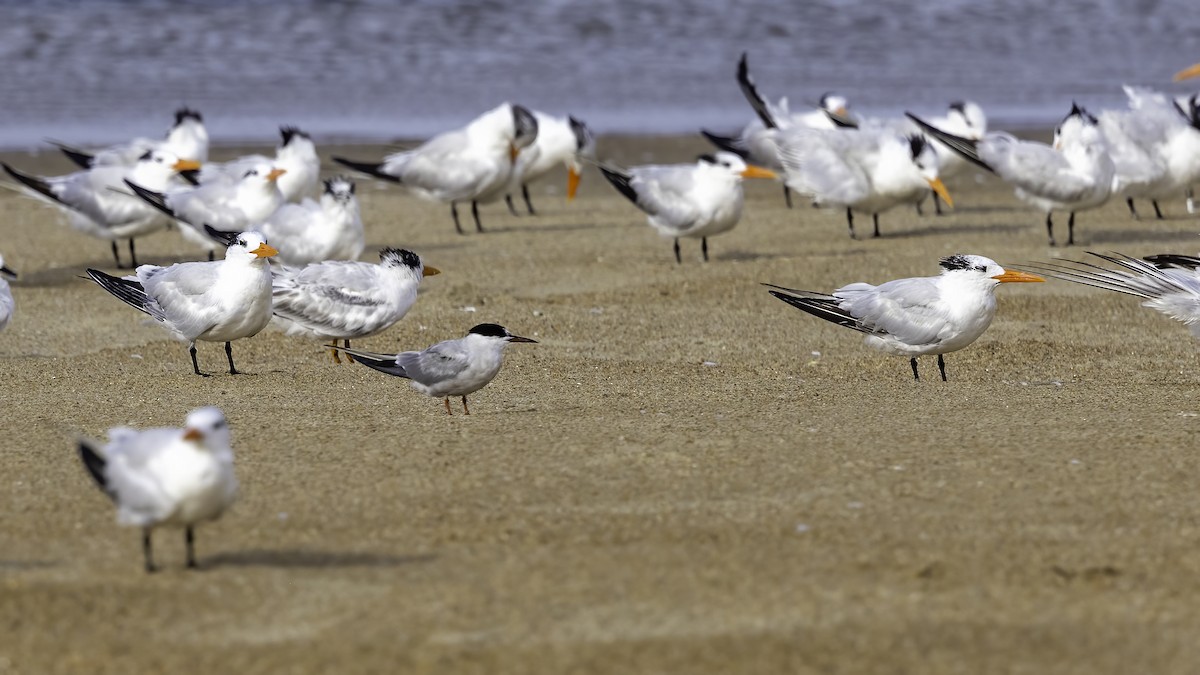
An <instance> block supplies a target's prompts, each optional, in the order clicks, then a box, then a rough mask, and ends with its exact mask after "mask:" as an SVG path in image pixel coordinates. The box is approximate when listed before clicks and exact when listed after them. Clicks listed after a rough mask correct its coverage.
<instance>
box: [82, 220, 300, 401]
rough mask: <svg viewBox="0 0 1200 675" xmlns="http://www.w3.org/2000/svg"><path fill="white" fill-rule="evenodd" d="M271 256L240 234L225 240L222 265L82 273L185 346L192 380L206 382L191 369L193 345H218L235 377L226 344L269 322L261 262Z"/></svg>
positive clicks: (256, 239)
mask: <svg viewBox="0 0 1200 675" xmlns="http://www.w3.org/2000/svg"><path fill="white" fill-rule="evenodd" d="M210 230H211V228H210ZM213 236H216V234H214V235H213ZM276 253H278V251H276V250H275V249H273V248H271V246H269V245H268V244H267V241H266V239H264V238H263V236H262V235H261V234H259V233H258V232H243V233H241V234H239V235H235V238H233V239H231V240H230V242H229V248H228V249H227V250H226V251H225V259H224V260H218V261H209V262H185V263H176V264H174V265H171V266H170V267H159V266H157V265H142V266H141V267H139V268H137V272H136V276H135V277H128V278H119V277H114V276H109V275H107V274H105V273H103V272H101V271H99V270H94V269H89V270H88V271H87V273H88V276H90V277H91V278H92V280H93V281H95V282H96V283H97V284H99V285H100V287H101V288H103V289H104V290H106V291H108V292H109V293H111V294H113V295H114V296H116V297H117V299H119V300H121V301H122V302H124V303H125V304H127V305H129V306H130V307H133V308H134V309H136V310H139V311H142V312H145V313H146V314H149V315H150V316H151V317H152V318H154V319H155V320H156V321H158V322H159V323H160V324H162V326H163V328H166V329H167V330H169V331H171V334H172V335H173V336H174V337H175V338H176V339H178V340H183V341H185V342H187V343H188V353H189V354H191V357H192V370H193V372H195V373H196V374H197V375H201V376H204V377H208V374H207V373H202V372H200V366H199V365H198V364H197V363H196V341H197V340H204V341H205V342H224V343H225V356H226V358H228V359H229V374H230V375H237V374H238V370H237V368H234V366H233V346H232V345H231V344H230V343H231V342H232V341H233V340H238V339H241V338H247V337H252V336H254V335H257V334H258V332H259V331H261V330H262V329H263V328H265V327H266V325H267V324H268V323H269V322H270V321H271V268H270V267H269V266H268V265H267V258H270V257H271V256H273V255H275V254H276Z"/></svg>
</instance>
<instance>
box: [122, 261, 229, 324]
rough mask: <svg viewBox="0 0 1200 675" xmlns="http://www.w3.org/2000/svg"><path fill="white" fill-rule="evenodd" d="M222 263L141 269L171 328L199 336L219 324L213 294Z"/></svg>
mask: <svg viewBox="0 0 1200 675" xmlns="http://www.w3.org/2000/svg"><path fill="white" fill-rule="evenodd" d="M220 264H221V261H217V262H211V263H209V262H191V263H177V264H175V265H171V266H170V267H154V266H151V265H143V266H142V267H139V268H138V280H139V281H141V282H142V287H143V288H145V289H146V295H148V296H150V297H151V298H153V299H154V301H155V303H156V304H157V305H158V307H159V308H161V310H162V314H163V316H165V321H166V323H167V324H168V325H170V326H171V327H172V328H174V329H175V330H177V331H178V332H180V333H181V334H183V335H199V334H201V333H203V332H204V331H206V330H208V329H209V328H210V327H212V325H213V324H214V323H216V320H215V313H214V304H215V303H213V302H212V297H211V293H212V289H213V285H214V284H215V283H216V280H217V271H218V266H219V265H220Z"/></svg>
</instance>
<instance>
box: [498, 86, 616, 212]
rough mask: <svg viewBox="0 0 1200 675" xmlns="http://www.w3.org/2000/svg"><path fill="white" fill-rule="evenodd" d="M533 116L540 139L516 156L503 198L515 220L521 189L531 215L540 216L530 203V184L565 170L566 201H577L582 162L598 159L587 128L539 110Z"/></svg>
mask: <svg viewBox="0 0 1200 675" xmlns="http://www.w3.org/2000/svg"><path fill="white" fill-rule="evenodd" d="M532 112H533V116H534V117H535V118H537V138H536V139H534V141H533V144H532V145H530V146H528V147H526V148H525V149H524V150H522V151H521V152H520V154H518V155H517V159H516V163H515V164H514V165H513V169H512V175H511V176H510V177H509V180H508V188H507V193H506V194H505V195H504V203H506V204H508V211H509V213H511V214H513V215H514V216H515V215H517V209H516V207H514V206H513V202H512V193H513V192H516V191H517V189H518V188H519V189H520V191H521V196H522V197H524V198H525V208H526V209H527V210H528V211H529V215H531V216H533V215H537V214H536V213H534V210H533V202H531V201H529V183H531V182H533V181H534V180H537V179H538V178H540V177H541V176H544V175H545V174H547V173H548V172H549V171H550V170H551V169H554V168H555V167H559V166H565V167H566V169H567V200H568V201H570V200H572V199H575V191H576V190H578V189H579V176H580V171H582V169H583V167H582V165H581V164H580V161H579V160H580V158H584V159H593V158H595V155H596V138H595V136H593V135H592V131H591V129H588V127H587V125H586V124H584V123H583V122H580V121H579V120H577V119H575V118H574V117H570V116H568V117H555V116H553V115H549V114H547V113H544V112H541V111H539V110H534V111H532Z"/></svg>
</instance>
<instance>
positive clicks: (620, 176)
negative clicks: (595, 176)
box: [597, 166, 638, 204]
mask: <svg viewBox="0 0 1200 675" xmlns="http://www.w3.org/2000/svg"><path fill="white" fill-rule="evenodd" d="M597 168H599V169H600V173H602V174H604V177H605V178H607V179H608V182H609V183H612V186H613V187H615V188H617V191H618V192H620V193H621V194H622V195H624V196H625V198H626V199H628V200H629V201H631V202H633V203H634V204H637V203H638V194H637V190H634V189H633V185H631V184H630V181H631V180H633V179H632V177H631V176H630V175H629V174H625V173H621V172H620V171H617V170H616V169H610V168H608V167H606V166H599V167H597Z"/></svg>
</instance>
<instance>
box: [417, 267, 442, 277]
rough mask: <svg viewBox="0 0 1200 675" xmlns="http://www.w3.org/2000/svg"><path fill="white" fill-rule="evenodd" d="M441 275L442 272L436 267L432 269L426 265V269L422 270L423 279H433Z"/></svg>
mask: <svg viewBox="0 0 1200 675" xmlns="http://www.w3.org/2000/svg"><path fill="white" fill-rule="evenodd" d="M441 273H442V271H441V270H439V269H438V268H436V267H431V266H429V265H426V266H425V268H424V269H423V270H421V276H422V277H432V276H434V275H435V274H441Z"/></svg>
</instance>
